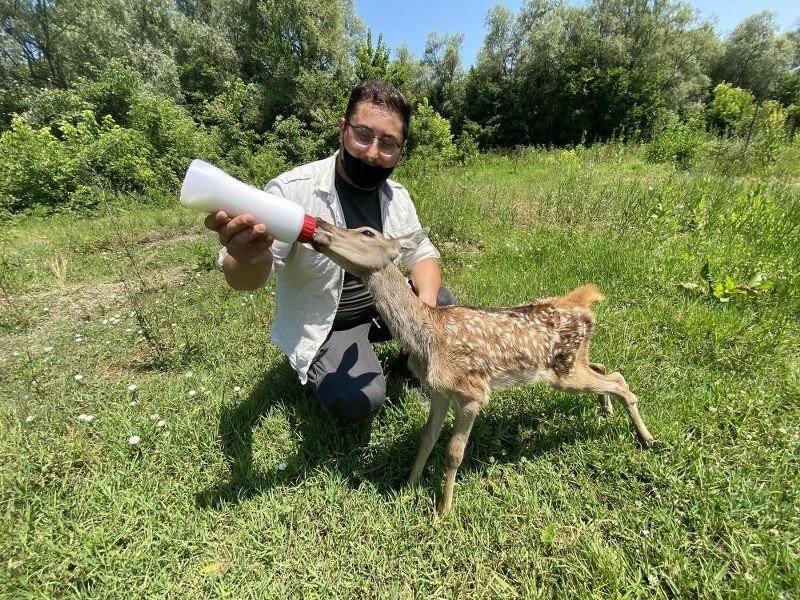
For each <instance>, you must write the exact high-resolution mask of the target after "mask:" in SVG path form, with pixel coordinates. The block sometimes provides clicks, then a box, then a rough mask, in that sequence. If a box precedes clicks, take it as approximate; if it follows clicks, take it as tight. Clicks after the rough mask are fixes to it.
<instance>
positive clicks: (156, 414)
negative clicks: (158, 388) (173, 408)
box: [150, 413, 158, 421]
mask: <svg viewBox="0 0 800 600" xmlns="http://www.w3.org/2000/svg"><path fill="white" fill-rule="evenodd" d="M150 419H151V420H153V421H158V413H153V414H152V415H150Z"/></svg>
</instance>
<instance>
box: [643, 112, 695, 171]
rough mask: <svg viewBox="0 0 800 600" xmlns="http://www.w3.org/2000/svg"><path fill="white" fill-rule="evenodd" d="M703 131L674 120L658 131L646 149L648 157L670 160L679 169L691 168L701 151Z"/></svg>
mask: <svg viewBox="0 0 800 600" xmlns="http://www.w3.org/2000/svg"><path fill="white" fill-rule="evenodd" d="M705 142H706V133H705V131H704V130H703V129H702V128H700V127H697V126H696V125H695V126H692V125H691V124H686V123H682V122H680V121H675V122H673V123H671V124H670V125H668V126H666V127H665V128H664V129H662V130H661V131H660V132H658V133H657V134H656V135H655V136H654V139H653V140H652V142H651V143H650V145H649V147H648V149H647V155H648V158H650V159H651V160H654V161H657V162H672V163H674V164H676V165H677V166H678V167H679V168H681V169H689V168H691V167H692V166H693V165H694V164H695V161H696V159H697V157H698V156H699V155H700V154H701V153H702V152H703V149H704V147H705Z"/></svg>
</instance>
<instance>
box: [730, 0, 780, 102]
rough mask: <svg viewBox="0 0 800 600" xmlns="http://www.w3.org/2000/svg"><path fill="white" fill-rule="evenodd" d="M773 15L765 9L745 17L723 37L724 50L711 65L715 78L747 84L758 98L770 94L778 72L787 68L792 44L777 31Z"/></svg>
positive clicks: (742, 84)
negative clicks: (716, 62)
mask: <svg viewBox="0 0 800 600" xmlns="http://www.w3.org/2000/svg"><path fill="white" fill-rule="evenodd" d="M777 31H778V25H777V23H776V22H775V15H774V14H773V13H772V12H770V11H768V10H764V11H761V12H759V13H756V14H754V15H752V16H750V17H747V18H746V19H745V20H744V21H742V22H741V23H740V24H739V25H738V26H737V27H736V28H735V29H734V30H733V32H731V35H730V37H729V38H728V39H727V40H726V41H725V51H724V53H723V54H722V56H721V57H720V59H719V62H718V64H717V65H715V67H714V76H715V79H716V80H717V81H729V82H731V84H732V85H734V86H736V87H740V88H747V89H749V90H751V91H752V93H753V94H754V95H755V97H756V98H757V99H759V100H765V99H767V98H769V97H771V95H772V94H773V92H774V91H775V86H776V84H777V82H778V81H779V80H780V78H781V75H782V74H783V73H786V72H787V71H788V70H789V67H790V65H791V63H792V58H793V52H794V48H793V47H792V43H791V42H790V40H789V38H788V37H787V36H780V35H778V34H777Z"/></svg>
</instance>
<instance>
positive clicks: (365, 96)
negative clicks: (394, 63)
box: [344, 80, 411, 141]
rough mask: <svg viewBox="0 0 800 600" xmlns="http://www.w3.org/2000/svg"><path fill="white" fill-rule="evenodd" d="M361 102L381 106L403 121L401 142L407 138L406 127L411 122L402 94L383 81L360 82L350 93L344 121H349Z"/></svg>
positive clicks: (406, 103) (408, 107)
mask: <svg viewBox="0 0 800 600" xmlns="http://www.w3.org/2000/svg"><path fill="white" fill-rule="evenodd" d="M362 102H369V103H370V104H375V105H376V106H383V107H384V108H387V109H389V110H391V111H392V112H396V113H397V114H398V115H400V117H401V118H402V119H403V141H405V140H406V139H407V138H408V125H409V122H410V121H411V107H410V106H409V105H408V102H406V98H405V96H403V93H402V92H401V91H400V90H398V89H397V88H396V87H394V86H393V85H392V84H391V83H386V82H384V81H375V80H370V81H362V82H361V83H359V84H357V85H356V86H355V87H354V88H353V91H352V92H351V93H350V100H349V101H348V102H347V110H346V111H345V113H344V118H345V119H348V120H349V119H350V117H352V116H353V113H354V112H355V110H356V106H358V105H359V104H361V103H362Z"/></svg>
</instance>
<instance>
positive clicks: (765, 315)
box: [0, 145, 800, 598]
mask: <svg viewBox="0 0 800 600" xmlns="http://www.w3.org/2000/svg"><path fill="white" fill-rule="evenodd" d="M642 154H643V153H642V152H640V151H638V150H637V149H636V148H633V147H625V146H619V145H609V146H599V147H595V148H591V149H575V150H572V151H538V150H537V151H534V150H532V151H528V152H524V153H519V154H517V155H515V156H514V157H512V158H507V157H502V156H494V157H481V158H479V159H478V160H477V161H476V162H474V163H472V164H471V165H469V166H467V167H454V168H450V169H445V170H442V171H439V172H436V173H427V174H426V173H422V172H405V173H403V172H402V169H401V173H400V177H401V179H402V180H403V181H404V182H405V183H406V184H407V185H408V187H409V189H411V190H412V192H413V194H414V196H415V199H416V201H417V205H418V208H419V211H420V214H421V217H422V220H423V222H424V223H425V224H426V225H427V226H430V227H431V235H432V238H433V240H434V241H435V243H436V244H437V245H438V246H439V248H440V250H441V251H442V254H443V270H444V276H445V280H446V283H447V284H448V286H450V287H451V288H452V289H453V290H454V291H455V293H456V295H457V296H458V298H459V301H460V302H461V303H463V304H472V305H501V304H517V303H522V302H525V301H527V300H530V299H534V298H536V297H541V296H548V295H554V294H560V293H563V292H566V291H568V290H569V289H571V288H572V287H575V286H577V285H579V284H581V283H584V282H589V281H592V282H595V283H597V284H598V285H599V286H600V287H601V289H602V290H603V291H604V292H605V294H606V295H607V296H608V299H607V300H606V301H605V302H603V303H601V304H599V305H596V308H597V313H598V326H597V330H596V335H595V338H594V342H593V357H594V358H595V359H596V360H599V361H601V362H604V363H605V364H606V365H607V366H608V367H610V368H613V369H620V370H622V371H623V372H624V373H625V376H626V378H627V380H628V382H629V383H630V385H631V388H632V389H633V390H634V392H635V393H636V394H637V395H638V396H639V398H640V400H641V404H640V410H641V413H642V416H643V418H644V420H645V422H646V423H647V424H648V427H649V428H650V430H651V432H652V433H653V434H654V436H655V437H656V438H657V443H656V445H655V447H654V448H653V449H652V450H649V451H643V450H641V449H639V448H638V447H637V445H636V443H635V438H634V435H633V430H632V427H631V425H630V423H629V421H628V419H627V417H626V416H625V415H624V411H623V410H622V409H621V407H620V406H619V405H616V406H615V408H616V409H617V410H616V415H615V416H614V417H612V418H611V419H605V418H602V417H601V416H600V411H599V407H598V406H597V402H596V400H595V399H594V398H591V397H575V396H568V395H566V394H562V393H558V392H554V391H552V390H549V389H546V388H540V387H534V388H527V389H515V390H508V391H505V392H502V393H497V394H495V396H494V397H493V400H492V402H490V404H489V405H488V406H487V408H486V409H485V411H484V412H483V413H482V414H481V415H480V416H479V418H478V420H477V422H476V425H475V428H474V431H473V434H472V437H471V439H470V443H469V445H468V448H467V455H466V457H465V460H464V464H463V465H462V468H461V469H460V471H459V477H458V480H457V483H456V492H455V498H454V508H453V511H452V512H451V513H450V514H448V515H447V516H445V517H443V518H440V517H437V515H436V513H435V510H434V505H435V499H436V495H437V494H438V493H439V486H440V484H441V480H442V475H443V470H444V460H443V447H442V444H443V441H442V442H440V444H439V445H438V446H437V448H436V450H434V453H433V455H432V457H431V461H430V465H429V467H428V470H427V471H426V474H425V476H424V477H423V481H422V484H421V486H420V487H418V488H417V489H414V490H407V489H404V488H403V487H402V482H403V479H404V477H405V476H406V474H407V472H408V469H409V468H410V466H411V462H412V460H413V456H414V452H415V448H416V443H417V437H418V435H419V433H420V430H421V428H422V425H423V423H424V421H425V413H426V410H425V405H424V402H423V400H424V398H423V397H422V396H421V394H420V393H419V392H418V391H416V390H413V389H409V388H407V387H405V386H404V385H401V384H399V383H397V382H393V381H390V384H389V397H390V401H389V403H388V405H387V406H386V407H385V409H383V410H382V411H381V412H380V413H379V414H378V416H377V417H376V419H375V420H374V421H373V422H372V424H371V425H370V426H369V427H363V426H362V427H351V428H343V427H340V426H338V425H336V424H335V423H334V422H332V420H331V419H330V418H329V417H328V415H327V414H326V413H324V412H323V411H322V410H320V409H318V408H317V407H315V406H314V405H313V403H312V402H311V398H310V395H309V394H308V393H307V392H306V391H305V390H303V389H301V388H300V386H299V384H298V382H297V379H296V376H295V375H294V373H293V372H292V371H291V369H290V368H289V367H288V365H287V362H286V360H285V359H284V358H283V356H282V355H281V354H280V353H279V352H278V351H277V350H276V349H275V348H274V347H273V346H271V345H270V344H269V342H268V336H269V323H270V320H271V316H272V312H273V306H274V295H273V289H274V288H273V286H272V284H269V285H267V286H266V287H265V288H264V289H262V290H259V291H258V292H256V293H254V294H248V293H239V292H235V291H233V290H230V289H228V288H227V287H226V285H225V283H224V281H223V278H222V277H221V275H220V274H219V273H218V272H217V271H216V269H215V266H214V256H215V253H216V249H217V244H216V241H215V239H214V238H213V236H212V235H211V234H206V233H204V231H203V229H202V225H201V218H200V217H199V216H197V215H194V214H191V213H188V212H187V211H185V210H184V209H182V208H181V207H180V206H179V205H178V204H177V200H176V202H175V205H174V206H173V207H168V208H164V207H161V208H136V207H135V206H133V205H132V206H129V207H127V208H126V209H125V210H120V211H117V212H115V213H114V214H113V215H101V216H98V217H96V218H78V217H68V216H62V217H53V218H50V219H44V220H40V219H30V220H27V221H26V220H20V221H17V222H16V223H15V224H14V225H13V227H11V228H6V230H5V231H4V233H3V237H2V238H1V239H0V243H2V246H3V248H2V250H3V252H2V257H3V258H2V261H0V273H1V274H2V277H3V294H4V296H3V298H2V302H3V309H2V310H3V312H2V314H0V336H2V342H3V343H2V347H3V350H2V353H1V354H0V368H2V373H3V377H2V380H0V398H2V402H0V515H1V516H0V556H2V557H3V559H2V561H0V594H2V595H3V596H8V597H82V596H91V597H107V598H117V597H121V596H123V595H128V596H140V597H179V598H201V597H202V598H204V597H208V596H223V597H235V598H239V597H241V598H263V597H288V596H302V597H304V598H305V597H332V596H334V597H348V598H374V597H386V598H395V597H442V598H450V597H454V596H456V595H462V594H463V595H466V596H467V597H491V598H495V597H500V598H523V597H524V598H529V597H546V598H549V597H584V598H593V597H595V598H600V597H612V598H616V597H629V598H675V597H679V598H684V597H701V598H731V597H742V598H793V597H795V596H796V594H797V590H798V589H800V548H799V547H798V545H799V544H800V526H799V525H800V502H799V499H798V492H799V491H800V482H798V477H797V475H796V474H797V472H798V471H799V470H800V469H799V468H798V464H797V463H798V458H797V457H798V455H800V368H799V366H798V358H797V357H798V351H800V332H798V327H797V319H798V316H800V290H799V289H798V287H800V286H798V283H800V282H799V281H798V275H797V274H798V272H800V264H798V263H800V243H798V240H799V239H800V235H798V234H799V233H800V231H798V230H799V229H800V191H799V190H800V188H798V186H797V184H798V180H797V179H794V180H792V179H791V178H787V177H785V176H783V177H781V179H775V180H769V179H766V178H764V179H752V178H750V179H732V178H730V177H727V176H726V177H723V176H715V175H714V174H713V173H711V174H709V173H707V172H706V173H693V172H676V171H674V170H671V169H669V168H666V167H664V166H654V165H652V164H649V163H646V162H645V161H644V160H643V159H642ZM706 262H708V264H709V273H710V277H711V278H712V279H715V280H718V279H723V278H725V277H731V278H732V279H733V280H734V281H735V282H736V283H745V282H747V280H748V279H749V278H750V277H751V276H752V275H754V274H756V273H764V274H765V276H766V277H767V278H768V279H769V280H771V281H773V282H774V289H773V290H772V291H769V292H763V293H760V294H758V295H756V296H752V297H751V296H745V295H737V296H734V297H733V298H732V299H731V300H730V301H728V302H722V301H720V299H718V298H715V297H714V296H713V295H712V294H710V293H709V292H708V290H707V282H706V281H704V279H703V277H702V275H701V272H702V269H703V266H704V264H705V263H706ZM685 284H696V285H695V286H691V285H688V286H687V285H685ZM76 336H79V337H76ZM77 340H80V341H77ZM395 351H396V349H395V348H394V347H393V346H392V345H391V344H386V345H383V346H381V347H380V348H379V354H380V355H381V357H382V358H384V359H386V360H390V359H391V358H392V356H393V355H394V353H395ZM76 375H81V376H82V379H81V380H80V381H76V379H75V376H76ZM130 385H135V386H137V387H136V389H135V390H133V391H130V390H129V389H128V386H130ZM192 392H194V393H193V394H192ZM132 403H133V404H132ZM80 414H90V415H93V416H94V419H93V420H92V421H91V422H90V423H81V422H79V421H78V420H77V419H76V417H77V416H78V415H80ZM154 415H157V417H155V416H154ZM162 420H163V423H161V421H162ZM450 428H451V425H450V424H449V422H448V424H446V425H445V432H444V434H443V440H444V439H446V437H447V435H448V432H449V431H450ZM167 434H168V435H167ZM131 435H138V436H139V437H140V438H141V441H140V443H139V444H138V445H137V446H131V445H130V444H129V443H128V438H129V437H130V436H131Z"/></svg>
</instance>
